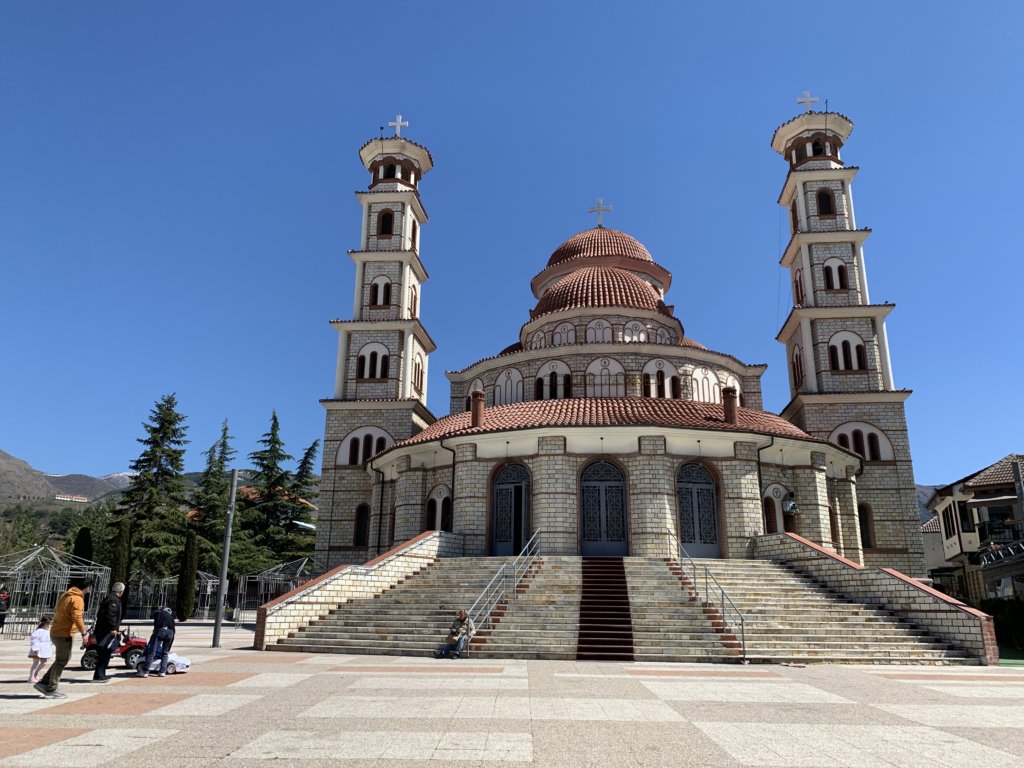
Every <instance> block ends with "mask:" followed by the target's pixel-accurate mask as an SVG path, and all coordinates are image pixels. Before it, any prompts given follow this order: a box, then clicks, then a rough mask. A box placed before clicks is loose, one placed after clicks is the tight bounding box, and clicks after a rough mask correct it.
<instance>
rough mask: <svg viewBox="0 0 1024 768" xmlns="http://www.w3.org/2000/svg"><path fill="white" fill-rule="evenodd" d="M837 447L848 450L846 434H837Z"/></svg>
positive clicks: (848, 442) (848, 440) (848, 444)
mask: <svg viewBox="0 0 1024 768" xmlns="http://www.w3.org/2000/svg"><path fill="white" fill-rule="evenodd" d="M839 447H840V448H845V449H846V450H850V438H849V437H848V436H847V435H839Z"/></svg>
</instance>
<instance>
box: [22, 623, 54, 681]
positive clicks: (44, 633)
mask: <svg viewBox="0 0 1024 768" xmlns="http://www.w3.org/2000/svg"><path fill="white" fill-rule="evenodd" d="M50 621H51V620H50V617H49V616H43V618H42V619H41V620H40V621H39V626H38V627H36V631H35V632H33V633H32V636H31V637H29V639H28V657H29V658H30V659H32V669H30V670H29V673H28V681H29V682H30V683H38V682H39V673H40V672H42V671H43V667H45V666H46V662H47V661H49V660H50V657H51V656H53V643H51V642H50Z"/></svg>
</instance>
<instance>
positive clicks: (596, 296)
mask: <svg viewBox="0 0 1024 768" xmlns="http://www.w3.org/2000/svg"><path fill="white" fill-rule="evenodd" d="M578 307H623V308H625V309H644V310H648V311H651V312H660V313H662V314H663V315H669V316H671V314H670V313H669V311H668V309H667V308H666V306H665V302H664V301H662V299H661V295H660V294H659V293H658V291H657V290H656V289H655V288H654V286H652V285H651V284H650V283H648V282H647V281H646V280H644V279H643V278H641V277H638V276H637V275H634V274H633V273H632V272H627V271H626V270H624V269H616V268H615V267H581V268H580V269H577V270H575V271H573V272H570V273H569V274H568V275H566V276H565V277H563V278H562V279H561V280H559V281H558V282H557V283H555V284H554V285H553V286H551V288H549V289H548V291H547V292H546V293H545V294H544V295H543V296H542V297H541V300H540V301H539V302H537V308H536V309H535V310H534V311H533V314H532V317H539V316H541V315H546V314H548V313H549V312H558V311H561V310H564V309H576V308H578Z"/></svg>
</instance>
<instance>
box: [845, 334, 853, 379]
mask: <svg viewBox="0 0 1024 768" xmlns="http://www.w3.org/2000/svg"><path fill="white" fill-rule="evenodd" d="M843 370H846V371H852V370H853V350H852V349H851V348H850V340H849V339H843Z"/></svg>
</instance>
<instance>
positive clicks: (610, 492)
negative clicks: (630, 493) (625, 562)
mask: <svg viewBox="0 0 1024 768" xmlns="http://www.w3.org/2000/svg"><path fill="white" fill-rule="evenodd" d="M580 524H581V527H582V536H581V537H580V538H581V548H580V549H581V554H583V555H584V556H606V557H624V556H625V555H628V554H629V541H628V539H627V537H626V483H625V481H624V479H623V477H622V472H620V471H619V468H618V467H616V466H615V465H614V464H612V463H611V462H607V461H597V462H594V463H593V464H591V465H590V466H589V467H587V468H586V469H585V470H583V476H582V477H581V478H580Z"/></svg>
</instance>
